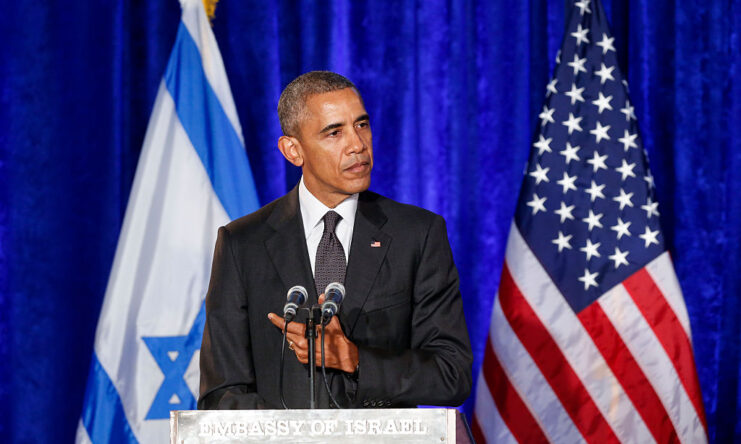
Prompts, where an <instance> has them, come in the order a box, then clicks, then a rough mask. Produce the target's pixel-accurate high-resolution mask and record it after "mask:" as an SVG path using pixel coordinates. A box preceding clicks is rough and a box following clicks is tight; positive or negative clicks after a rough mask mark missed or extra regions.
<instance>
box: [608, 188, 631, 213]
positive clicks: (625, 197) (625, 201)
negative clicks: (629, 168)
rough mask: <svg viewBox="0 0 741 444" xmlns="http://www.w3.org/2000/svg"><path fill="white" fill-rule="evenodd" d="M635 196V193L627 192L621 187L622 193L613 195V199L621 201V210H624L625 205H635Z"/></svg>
mask: <svg viewBox="0 0 741 444" xmlns="http://www.w3.org/2000/svg"><path fill="white" fill-rule="evenodd" d="M632 198H633V193H627V194H626V193H625V190H624V189H622V188H621V189H620V195H619V196H616V197H613V198H612V200H614V201H615V202H620V210H621V211H622V209H623V208H625V206H626V205H627V206H629V207H633V201H632V200H631V199H632Z"/></svg>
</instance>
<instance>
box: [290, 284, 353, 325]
mask: <svg viewBox="0 0 741 444" xmlns="http://www.w3.org/2000/svg"><path fill="white" fill-rule="evenodd" d="M343 291H344V290H343ZM308 297H309V294H308V293H307V292H306V288H304V287H302V286H301V285H296V286H294V287H291V289H290V290H288V294H287V295H286V305H284V306H283V318H284V319H285V320H286V323H288V322H291V321H292V320H293V318H294V317H296V310H298V308H299V307H300V306H302V305H304V303H305V302H306V299H307V298H308Z"/></svg>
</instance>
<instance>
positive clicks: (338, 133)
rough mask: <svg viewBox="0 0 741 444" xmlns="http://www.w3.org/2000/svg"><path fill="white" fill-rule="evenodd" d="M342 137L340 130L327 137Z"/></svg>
mask: <svg viewBox="0 0 741 444" xmlns="http://www.w3.org/2000/svg"><path fill="white" fill-rule="evenodd" d="M339 135H340V130H334V131H332V132H331V133H328V134H327V136H329V137H337V136H339Z"/></svg>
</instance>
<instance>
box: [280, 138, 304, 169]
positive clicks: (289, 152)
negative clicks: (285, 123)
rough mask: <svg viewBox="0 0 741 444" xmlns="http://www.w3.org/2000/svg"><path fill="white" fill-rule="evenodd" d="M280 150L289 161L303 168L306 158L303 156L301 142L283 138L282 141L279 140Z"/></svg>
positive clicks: (295, 139)
mask: <svg viewBox="0 0 741 444" xmlns="http://www.w3.org/2000/svg"><path fill="white" fill-rule="evenodd" d="M278 149H279V150H280V152H281V153H282V154H283V157H285V158H286V160H287V161H289V162H291V163H292V164H294V165H296V166H297V167H302V166H303V165H304V158H303V156H302V155H301V142H299V141H298V139H297V138H295V137H290V136H281V137H280V139H278Z"/></svg>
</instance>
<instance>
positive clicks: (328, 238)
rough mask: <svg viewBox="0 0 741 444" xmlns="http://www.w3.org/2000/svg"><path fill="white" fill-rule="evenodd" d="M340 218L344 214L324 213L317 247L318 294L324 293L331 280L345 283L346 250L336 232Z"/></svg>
mask: <svg viewBox="0 0 741 444" xmlns="http://www.w3.org/2000/svg"><path fill="white" fill-rule="evenodd" d="M340 219H342V216H340V215H339V214H337V213H335V212H334V211H327V214H325V215H324V232H323V233H322V239H321V240H320V241H319V247H318V248H317V249H316V261H315V262H314V283H315V285H316V294H317V296H319V295H320V294H322V293H324V289H325V288H327V285H329V284H330V283H331V282H339V283H341V284H344V283H345V271H346V269H347V262H346V261H345V250H344V249H343V248H342V244H341V243H340V240H339V239H337V234H336V233H335V228H337V222H339V221H340Z"/></svg>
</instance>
